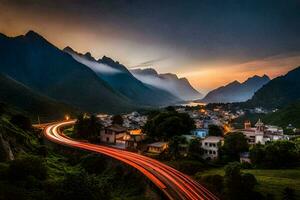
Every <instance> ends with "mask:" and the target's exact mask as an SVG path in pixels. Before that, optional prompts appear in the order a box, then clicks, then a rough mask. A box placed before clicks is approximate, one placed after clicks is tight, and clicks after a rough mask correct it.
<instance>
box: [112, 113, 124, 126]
mask: <svg viewBox="0 0 300 200" xmlns="http://www.w3.org/2000/svg"><path fill="white" fill-rule="evenodd" d="M112 124H117V125H120V126H122V125H123V118H122V116H121V115H114V116H113V117H112Z"/></svg>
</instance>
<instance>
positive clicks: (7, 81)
mask: <svg viewBox="0 0 300 200" xmlns="http://www.w3.org/2000/svg"><path fill="white" fill-rule="evenodd" d="M0 91H1V95H0V102H1V103H5V104H7V105H8V106H12V107H14V108H15V109H16V110H19V111H23V112H25V113H27V114H28V115H29V116H31V117H32V118H33V119H35V120H37V118H38V117H39V118H40V120H42V121H44V120H51V119H52V120H53V119H57V118H60V119H63V118H64V116H65V115H66V114H69V115H70V114H74V113H75V112H76V110H75V108H72V107H70V106H68V105H66V104H63V103H61V102H58V101H56V100H54V99H51V98H49V97H46V96H44V95H41V94H39V93H37V92H34V91H32V90H31V89H30V88H28V87H26V86H25V85H23V84H21V83H19V82H17V81H15V80H13V79H12V78H10V77H8V76H7V75H4V74H0Z"/></svg>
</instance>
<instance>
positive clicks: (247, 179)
mask: <svg viewBox="0 0 300 200" xmlns="http://www.w3.org/2000/svg"><path fill="white" fill-rule="evenodd" d="M256 184H257V180H256V178H255V176H253V175H252V174H249V173H246V174H243V173H241V167H240V163H238V162H233V163H229V164H228V165H226V166H225V175H224V185H225V195H226V199H230V200H243V199H244V200H250V199H262V198H263V197H262V195H261V194H259V193H257V192H255V191H254V187H255V185H256Z"/></svg>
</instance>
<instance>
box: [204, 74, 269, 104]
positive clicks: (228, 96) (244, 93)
mask: <svg viewBox="0 0 300 200" xmlns="http://www.w3.org/2000/svg"><path fill="white" fill-rule="evenodd" d="M269 81H270V78H269V77H268V76H266V75H264V76H262V77H259V76H253V77H251V78H248V79H247V80H246V81H245V82H243V83H240V82H238V81H233V82H231V83H229V84H228V85H225V86H222V87H219V88H217V89H215V90H212V91H210V92H209V93H208V94H207V95H206V96H205V97H204V98H203V99H201V100H198V101H199V102H204V103H232V102H244V101H247V100H248V99H250V98H251V97H252V96H253V95H254V93H255V92H256V91H257V90H258V89H259V88H261V87H262V86H263V85H265V84H266V83H268V82H269Z"/></svg>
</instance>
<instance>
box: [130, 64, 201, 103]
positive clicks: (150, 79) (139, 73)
mask: <svg viewBox="0 0 300 200" xmlns="http://www.w3.org/2000/svg"><path fill="white" fill-rule="evenodd" d="M130 72H131V73H132V74H133V76H134V77H135V78H137V79H138V80H140V81H142V82H143V83H145V84H148V85H151V86H152V87H155V88H160V89H163V90H165V91H167V92H169V93H171V94H173V95H174V96H176V97H177V98H181V99H183V100H185V101H190V100H195V99H198V98H201V97H202V94H201V93H199V92H198V91H197V90H195V89H194V88H193V87H192V86H191V84H190V83H189V81H188V80H187V79H186V78H178V77H177V75H176V74H171V73H166V74H158V73H157V71H155V70H154V69H152V68H146V69H132V70H130Z"/></svg>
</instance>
